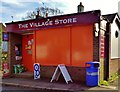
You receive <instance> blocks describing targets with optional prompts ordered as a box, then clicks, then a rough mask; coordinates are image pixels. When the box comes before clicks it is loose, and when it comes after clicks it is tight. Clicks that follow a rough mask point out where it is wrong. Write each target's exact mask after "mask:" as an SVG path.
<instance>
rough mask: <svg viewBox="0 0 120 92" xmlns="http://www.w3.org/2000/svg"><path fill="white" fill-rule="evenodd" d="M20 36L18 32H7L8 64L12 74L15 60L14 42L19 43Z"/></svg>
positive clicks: (20, 40)
mask: <svg viewBox="0 0 120 92" xmlns="http://www.w3.org/2000/svg"><path fill="white" fill-rule="evenodd" d="M21 42H22V37H21V35H19V34H15V33H9V55H8V56H9V57H8V58H9V64H10V74H11V75H12V74H13V65H14V64H15V63H16V62H19V61H16V60H15V44H21Z"/></svg>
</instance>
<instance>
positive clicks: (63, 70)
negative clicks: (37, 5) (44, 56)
mask: <svg viewBox="0 0 120 92" xmlns="http://www.w3.org/2000/svg"><path fill="white" fill-rule="evenodd" d="M61 73H62V75H63V77H64V79H65V81H66V83H67V84H68V81H71V82H73V81H72V79H71V77H70V75H69V73H68V71H67V69H66V67H65V65H64V64H59V65H58V66H57V68H56V70H55V72H54V74H53V76H52V79H51V81H50V82H52V81H53V80H56V81H57V80H58V79H59V76H60V74H61Z"/></svg>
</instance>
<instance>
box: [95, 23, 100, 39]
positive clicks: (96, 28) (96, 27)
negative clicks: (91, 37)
mask: <svg viewBox="0 0 120 92" xmlns="http://www.w3.org/2000/svg"><path fill="white" fill-rule="evenodd" d="M94 31H95V37H98V32H99V24H98V23H95V24H94Z"/></svg>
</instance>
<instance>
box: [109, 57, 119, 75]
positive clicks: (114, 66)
mask: <svg viewBox="0 0 120 92" xmlns="http://www.w3.org/2000/svg"><path fill="white" fill-rule="evenodd" d="M119 71H120V59H111V60H110V63H109V77H110V76H111V75H113V74H114V73H116V72H119Z"/></svg>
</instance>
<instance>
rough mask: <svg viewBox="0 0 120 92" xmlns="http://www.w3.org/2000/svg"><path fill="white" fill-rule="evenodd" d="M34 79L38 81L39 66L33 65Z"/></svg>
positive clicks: (37, 64)
mask: <svg viewBox="0 0 120 92" xmlns="http://www.w3.org/2000/svg"><path fill="white" fill-rule="evenodd" d="M34 79H40V64H39V63H34Z"/></svg>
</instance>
